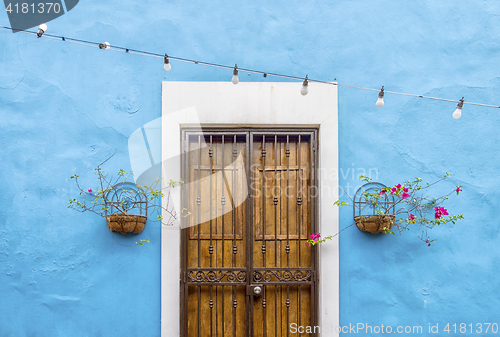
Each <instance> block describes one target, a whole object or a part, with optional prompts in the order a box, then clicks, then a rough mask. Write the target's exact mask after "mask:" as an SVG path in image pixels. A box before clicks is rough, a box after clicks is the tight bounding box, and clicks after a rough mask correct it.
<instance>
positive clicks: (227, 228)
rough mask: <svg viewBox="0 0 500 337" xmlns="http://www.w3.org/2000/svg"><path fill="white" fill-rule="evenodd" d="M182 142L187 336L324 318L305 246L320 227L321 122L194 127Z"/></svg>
mask: <svg viewBox="0 0 500 337" xmlns="http://www.w3.org/2000/svg"><path fill="white" fill-rule="evenodd" d="M182 141H183V142H182V144H183V145H182V146H183V160H182V176H183V180H184V181H185V184H184V185H183V193H182V200H183V207H185V208H187V209H188V210H189V211H190V212H191V215H190V216H189V217H187V218H185V219H182V221H183V223H182V226H183V228H184V229H183V230H182V234H181V266H182V270H181V335H182V336H189V337H192V336H233V337H240V336H242V337H243V336H245V337H254V336H265V337H267V336H273V337H274V336H276V337H277V336H280V337H281V336H290V335H291V332H290V324H292V323H295V324H297V326H314V325H317V296H318V294H317V282H318V280H317V277H316V275H317V274H316V271H317V262H316V254H317V253H316V249H315V247H312V248H309V247H305V246H304V243H305V241H306V240H307V238H308V235H309V234H310V233H311V232H314V231H316V218H317V217H316V213H317V211H316V207H317V202H316V198H317V194H318V193H317V181H316V174H315V171H316V163H317V155H316V153H317V152H316V146H317V145H316V144H317V130H311V129H304V130H297V129H293V130H284V129H283V130H254V129H248V130H245V129H238V130H224V131H222V130H203V132H199V131H191V130H189V129H186V130H183V132H182ZM256 287H260V289H261V293H260V294H259V295H258V296H255V288H256ZM294 335H295V334H294ZM302 336H315V334H302Z"/></svg>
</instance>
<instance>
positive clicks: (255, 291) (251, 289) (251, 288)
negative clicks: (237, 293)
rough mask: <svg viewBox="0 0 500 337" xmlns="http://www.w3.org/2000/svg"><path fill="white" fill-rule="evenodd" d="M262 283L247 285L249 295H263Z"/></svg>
mask: <svg viewBox="0 0 500 337" xmlns="http://www.w3.org/2000/svg"><path fill="white" fill-rule="evenodd" d="M262 287H263V286H262V285H260V284H251V285H248V286H247V296H254V297H259V296H261V295H262V291H263V289H262Z"/></svg>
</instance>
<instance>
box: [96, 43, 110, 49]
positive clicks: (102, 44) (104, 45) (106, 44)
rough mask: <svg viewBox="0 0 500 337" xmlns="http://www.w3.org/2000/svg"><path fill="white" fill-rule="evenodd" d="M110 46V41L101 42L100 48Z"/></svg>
mask: <svg viewBox="0 0 500 337" xmlns="http://www.w3.org/2000/svg"><path fill="white" fill-rule="evenodd" d="M109 47H110V44H109V42H103V43H99V49H109Z"/></svg>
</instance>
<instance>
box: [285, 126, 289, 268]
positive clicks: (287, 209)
mask: <svg viewBox="0 0 500 337" xmlns="http://www.w3.org/2000/svg"><path fill="white" fill-rule="evenodd" d="M289 142H290V136H289V135H287V136H286V152H285V153H286V189H285V193H286V267H287V268H288V267H290V222H289V220H288V215H289V214H290V196H289V195H288V186H289V184H290V148H289Z"/></svg>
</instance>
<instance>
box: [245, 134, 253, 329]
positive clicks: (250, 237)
mask: <svg viewBox="0 0 500 337" xmlns="http://www.w3.org/2000/svg"><path fill="white" fill-rule="evenodd" d="M254 137H255V136H254V135H253V133H250V134H247V150H248V148H249V147H250V151H247V163H248V167H249V169H250V170H252V171H248V172H250V173H249V174H248V178H247V186H253V184H252V183H253V182H252V181H251V180H252V179H253V175H254V171H253V141H254ZM248 193H249V198H248V199H247V200H248V203H247V233H248V235H247V270H248V277H247V285H248V284H250V283H252V282H253V235H254V233H253V199H254V193H253V190H252V189H250V188H249V189H248ZM246 301H247V308H248V332H249V336H250V337H254V327H253V303H252V301H251V297H250V296H246Z"/></svg>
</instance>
